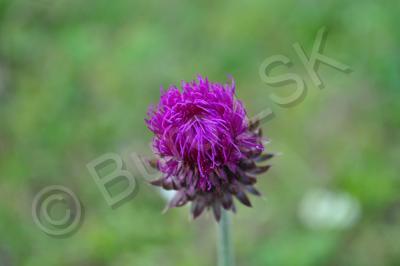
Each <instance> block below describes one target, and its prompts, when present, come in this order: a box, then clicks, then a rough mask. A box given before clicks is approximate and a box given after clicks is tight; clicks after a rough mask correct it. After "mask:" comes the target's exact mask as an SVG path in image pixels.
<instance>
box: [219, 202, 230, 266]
mask: <svg viewBox="0 0 400 266" xmlns="http://www.w3.org/2000/svg"><path fill="white" fill-rule="evenodd" d="M230 226H231V223H230V217H229V213H228V212H227V211H226V210H224V209H222V212H221V220H220V221H219V223H218V266H234V262H233V248H232V242H231V235H230Z"/></svg>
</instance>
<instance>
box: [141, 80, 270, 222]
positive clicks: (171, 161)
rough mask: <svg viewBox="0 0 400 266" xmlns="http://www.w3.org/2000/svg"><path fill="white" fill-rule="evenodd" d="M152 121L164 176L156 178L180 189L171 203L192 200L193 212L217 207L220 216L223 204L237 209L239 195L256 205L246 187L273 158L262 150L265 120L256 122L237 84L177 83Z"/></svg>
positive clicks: (151, 115)
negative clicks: (249, 115) (239, 96)
mask: <svg viewBox="0 0 400 266" xmlns="http://www.w3.org/2000/svg"><path fill="white" fill-rule="evenodd" d="M148 115H149V118H148V119H147V120H146V123H147V126H148V128H149V129H150V130H151V131H152V132H153V133H154V139H153V148H154V152H155V154H156V155H157V158H156V159H155V160H153V161H152V164H153V166H154V167H156V168H157V169H158V170H159V171H161V172H162V173H163V177H162V178H160V179H157V180H154V181H152V184H153V185H156V186H162V187H163V188H164V189H168V190H171V189H172V190H177V191H178V192H177V194H176V195H175V197H174V198H173V199H172V200H171V202H170V203H169V206H168V207H178V206H182V205H184V204H186V203H187V202H188V201H191V202H192V210H191V212H192V215H193V217H194V218H196V217H197V216H199V215H200V214H201V213H202V212H203V210H204V209H209V208H212V209H213V212H214V215H215V218H216V219H217V220H219V218H220V213H221V207H223V208H224V209H226V210H232V211H235V210H236V209H235V205H234V202H233V196H236V198H237V199H238V200H239V201H240V202H242V203H243V204H245V205H247V206H251V204H250V201H249V199H248V197H247V196H246V192H250V193H252V194H255V195H259V192H258V191H257V190H256V189H255V188H254V187H253V185H254V184H255V183H256V181H257V179H256V176H255V175H256V174H260V173H263V172H265V171H267V170H268V169H269V167H270V166H269V165H267V166H258V165H257V164H256V163H257V162H261V161H265V160H268V159H270V158H272V156H273V155H272V154H262V152H263V151H264V145H263V143H262V136H261V135H262V133H261V129H259V128H258V126H259V122H258V121H254V122H250V121H249V120H248V118H247V116H246V110H245V108H244V106H243V104H242V103H241V102H240V101H239V100H237V99H236V98H235V84H234V81H233V80H232V82H231V84H224V85H223V84H220V83H213V82H210V81H208V79H207V78H202V77H201V76H199V77H198V79H197V81H196V80H194V81H192V82H189V83H187V82H183V83H182V91H180V90H179V89H178V88H177V87H175V86H171V87H170V88H169V89H168V90H167V91H165V92H163V94H162V96H161V99H160V103H159V104H158V106H157V107H153V108H150V110H149V113H148Z"/></svg>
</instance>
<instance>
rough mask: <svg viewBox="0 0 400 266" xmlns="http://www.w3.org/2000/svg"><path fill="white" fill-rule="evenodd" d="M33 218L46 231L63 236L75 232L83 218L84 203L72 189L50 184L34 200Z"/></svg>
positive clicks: (56, 235)
mask: <svg viewBox="0 0 400 266" xmlns="http://www.w3.org/2000/svg"><path fill="white" fill-rule="evenodd" d="M32 218H33V221H34V223H35V224H36V225H37V226H38V227H39V229H40V230H42V231H43V232H44V233H46V234H48V235H50V236H55V237H63V236H67V235H69V234H72V233H73V232H75V231H76V230H77V229H78V227H79V225H80V224H81V219H82V205H81V203H80V201H79V199H78V197H77V196H76V195H75V193H74V192H72V191H71V190H70V189H68V188H66V187H63V186H57V185H55V186H48V187H45V188H43V189H42V190H41V191H39V193H38V194H36V196H35V198H34V199H33V202H32Z"/></svg>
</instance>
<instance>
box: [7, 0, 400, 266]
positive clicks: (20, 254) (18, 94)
mask: <svg viewBox="0 0 400 266" xmlns="http://www.w3.org/2000/svg"><path fill="white" fill-rule="evenodd" d="M399 8H400V6H399V3H398V1H384V2H377V1H372V0H369V1H352V2H348V1H344V0H341V1H323V2H321V1H311V0H303V1H274V0H273V1H261V0H260V1H246V2H242V3H240V2H232V1H218V2H215V1H209V0H207V1H191V2H185V3H183V2H180V1H174V0H173V1H165V2H163V1H158V2H156V1H127V0H116V1H113V2H110V1H104V0H100V1H91V0H89V1H77V0H69V1H66V0H53V1H50V0H42V1H27V0H16V1H12V0H3V1H1V2H0V180H1V181H0V262H1V261H2V260H3V261H6V260H7V258H8V260H10V261H11V264H9V265H29V266H36V265H60V266H62V265H166V266H168V265H213V264H214V261H215V255H216V254H215V250H214V243H215V241H214V240H215V239H214V229H215V228H214V224H213V221H212V219H211V218H210V217H203V218H201V219H200V220H199V221H195V222H189V221H188V219H187V209H180V210H172V211H170V212H168V213H167V214H165V215H161V210H162V208H163V205H164V200H163V199H162V198H161V197H160V195H159V194H158V193H157V192H156V191H155V190H154V189H152V188H150V187H148V186H147V185H146V184H144V183H143V182H141V184H140V191H139V193H138V195H137V196H136V197H135V199H133V200H132V201H130V202H128V203H126V204H125V205H123V206H121V207H120V208H118V209H116V210H112V209H111V208H109V207H108V206H107V205H106V202H105V201H104V199H103V198H102V196H101V193H100V192H99V191H98V189H97V187H96V185H95V183H94V182H93V180H92V179H91V177H90V176H89V173H88V172H87V170H86V168H85V165H86V163H88V162H89V161H91V160H93V159H94V158H96V157H98V156H100V155H102V154H103V153H106V152H117V153H123V152H125V151H127V150H129V151H136V152H140V153H144V154H148V153H149V152H150V151H149V147H148V145H147V143H148V142H149V141H150V139H151V135H150V133H149V132H148V130H147V129H146V127H145V125H144V122H143V119H144V117H145V115H146V111H147V106H148V105H149V104H151V103H155V102H156V101H157V99H158V96H159V88H160V86H161V85H162V86H164V87H166V86H168V85H169V84H179V83H180V81H181V80H183V79H184V80H190V79H193V78H194V77H195V76H196V75H197V74H203V75H207V76H209V77H210V78H211V79H213V80H218V81H221V82H222V81H225V80H226V79H227V76H228V75H230V74H231V75H233V76H234V78H235V80H236V83H237V85H238V89H237V94H238V96H239V97H240V98H241V99H242V100H243V101H244V103H245V104H246V106H247V107H248V110H249V114H250V115H254V114H256V113H257V112H259V111H261V110H262V109H263V108H266V107H271V108H272V109H273V110H274V112H275V118H274V119H273V120H271V121H270V122H268V123H266V124H265V125H264V129H265V131H266V134H267V135H268V136H269V137H270V138H271V140H272V143H271V145H270V146H269V148H270V149H271V150H273V151H281V152H283V156H281V157H279V158H277V159H275V160H274V168H273V170H272V171H271V172H270V173H269V174H267V175H266V176H265V178H264V177H263V178H262V179H261V181H260V185H259V187H260V190H261V191H263V192H264V194H266V198H265V200H262V199H254V200H253V202H254V208H253V209H245V208H239V215H237V216H235V218H234V226H235V248H236V253H237V254H236V255H237V258H236V259H237V262H238V265H274V266H275V265H354V266H358V265H360V266H365V265H371V266H372V265H399V264H400V246H399V245H398V239H399V237H400V235H399V232H400V226H399V219H400V196H399V183H400V182H399V175H398V173H399V168H400V167H399V164H398V163H397V160H398V158H399V156H400V145H399V144H400V143H399V139H400V138H399V137H400V135H399V130H398V129H399V127H400V104H399V101H398V99H399V96H400V90H399V86H400V78H399V77H400V75H399V71H400V57H399V52H398V47H399V45H400V32H399V30H398V25H399V23H400V18H399V16H398V12H399ZM322 26H326V27H327V28H328V29H329V33H328V38H327V46H326V49H325V52H324V54H326V55H328V56H331V57H333V58H335V59H337V60H339V61H341V62H344V63H346V64H348V65H350V66H351V67H352V69H353V72H352V73H351V74H344V73H340V72H337V71H336V70H334V69H332V68H330V67H327V66H321V68H320V70H319V73H320V74H321V77H322V79H323V81H324V83H325V84H326V88H324V89H322V90H320V89H317V88H315V87H314V86H313V85H312V83H311V81H310V79H309V78H308V76H307V75H306V72H305V70H304V68H303V66H302V65H301V61H300V60H299V58H298V57H297V55H296V54H295V52H294V51H293V49H292V43H294V42H296V41H298V42H300V43H301V44H302V45H303V47H304V48H305V50H306V52H307V54H309V53H310V51H311V47H312V45H313V42H314V39H315V36H316V32H317V31H318V29H319V28H320V27H322ZM275 54H284V55H286V56H288V57H289V58H290V59H291V60H292V62H293V63H294V66H293V67H292V68H290V69H289V70H286V69H284V70H283V71H284V72H285V73H287V72H286V71H288V72H296V73H299V74H301V75H302V76H303V77H304V79H305V81H306V83H307V89H308V90H307V96H306V98H305V100H304V101H303V102H301V103H299V104H298V105H297V106H295V107H292V108H288V109H285V108H281V107H279V106H277V105H274V104H273V103H272V102H271V101H270V100H269V98H268V95H269V94H270V92H271V91H273V90H274V91H277V90H279V89H273V88H271V87H268V86H267V85H266V84H264V83H263V82H262V81H261V79H260V77H259V76H258V68H259V66H260V64H261V62H262V61H263V60H264V59H265V58H266V57H268V56H271V55H275ZM288 87H289V88H290V85H289V86H288ZM51 184H62V185H66V186H67V187H70V188H71V189H72V190H73V191H74V192H75V193H76V194H77V195H78V196H79V197H80V199H81V200H82V203H83V205H84V206H85V208H86V216H85V220H84V223H83V225H82V227H81V228H80V230H79V231H78V232H77V233H76V234H75V235H73V236H71V237H69V238H66V239H54V238H50V237H48V236H46V235H45V234H43V233H42V232H40V231H39V229H38V228H37V227H36V226H35V225H34V223H33V222H32V218H31V210H30V208H31V202H32V198H33V197H34V195H35V193H37V191H39V190H40V189H41V188H42V187H44V186H47V185H51ZM319 187H325V188H327V189H332V190H339V191H346V192H347V193H350V194H351V195H352V196H353V197H354V198H355V199H357V200H358V201H359V203H360V205H361V209H362V214H361V217H360V220H359V221H358V222H357V223H356V224H355V225H354V226H353V227H351V228H348V229H341V230H339V229H338V230H312V229H309V228H307V227H305V226H304V225H303V224H302V223H301V221H300V220H299V219H298V217H297V208H298V202H299V201H300V200H301V198H302V197H303V196H304V194H305V193H306V192H307V191H309V190H310V189H313V188H319Z"/></svg>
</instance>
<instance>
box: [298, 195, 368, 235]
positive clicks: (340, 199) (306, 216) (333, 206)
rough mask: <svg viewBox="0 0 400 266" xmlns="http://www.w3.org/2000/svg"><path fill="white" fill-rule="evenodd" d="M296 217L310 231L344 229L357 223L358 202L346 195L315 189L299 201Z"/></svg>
mask: <svg viewBox="0 0 400 266" xmlns="http://www.w3.org/2000/svg"><path fill="white" fill-rule="evenodd" d="M298 215H299V219H300V220H301V222H302V223H303V224H304V225H305V226H307V227H309V228H311V229H345V228H349V227H351V226H352V225H354V224H355V223H356V222H357V221H358V219H359V217H360V215H361V209H360V204H359V202H358V200H357V199H355V198H354V197H352V196H351V195H350V194H348V193H345V192H334V191H330V190H326V189H315V190H312V191H310V192H308V193H306V195H305V196H304V198H303V199H302V200H301V202H300V205H299V209H298Z"/></svg>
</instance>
